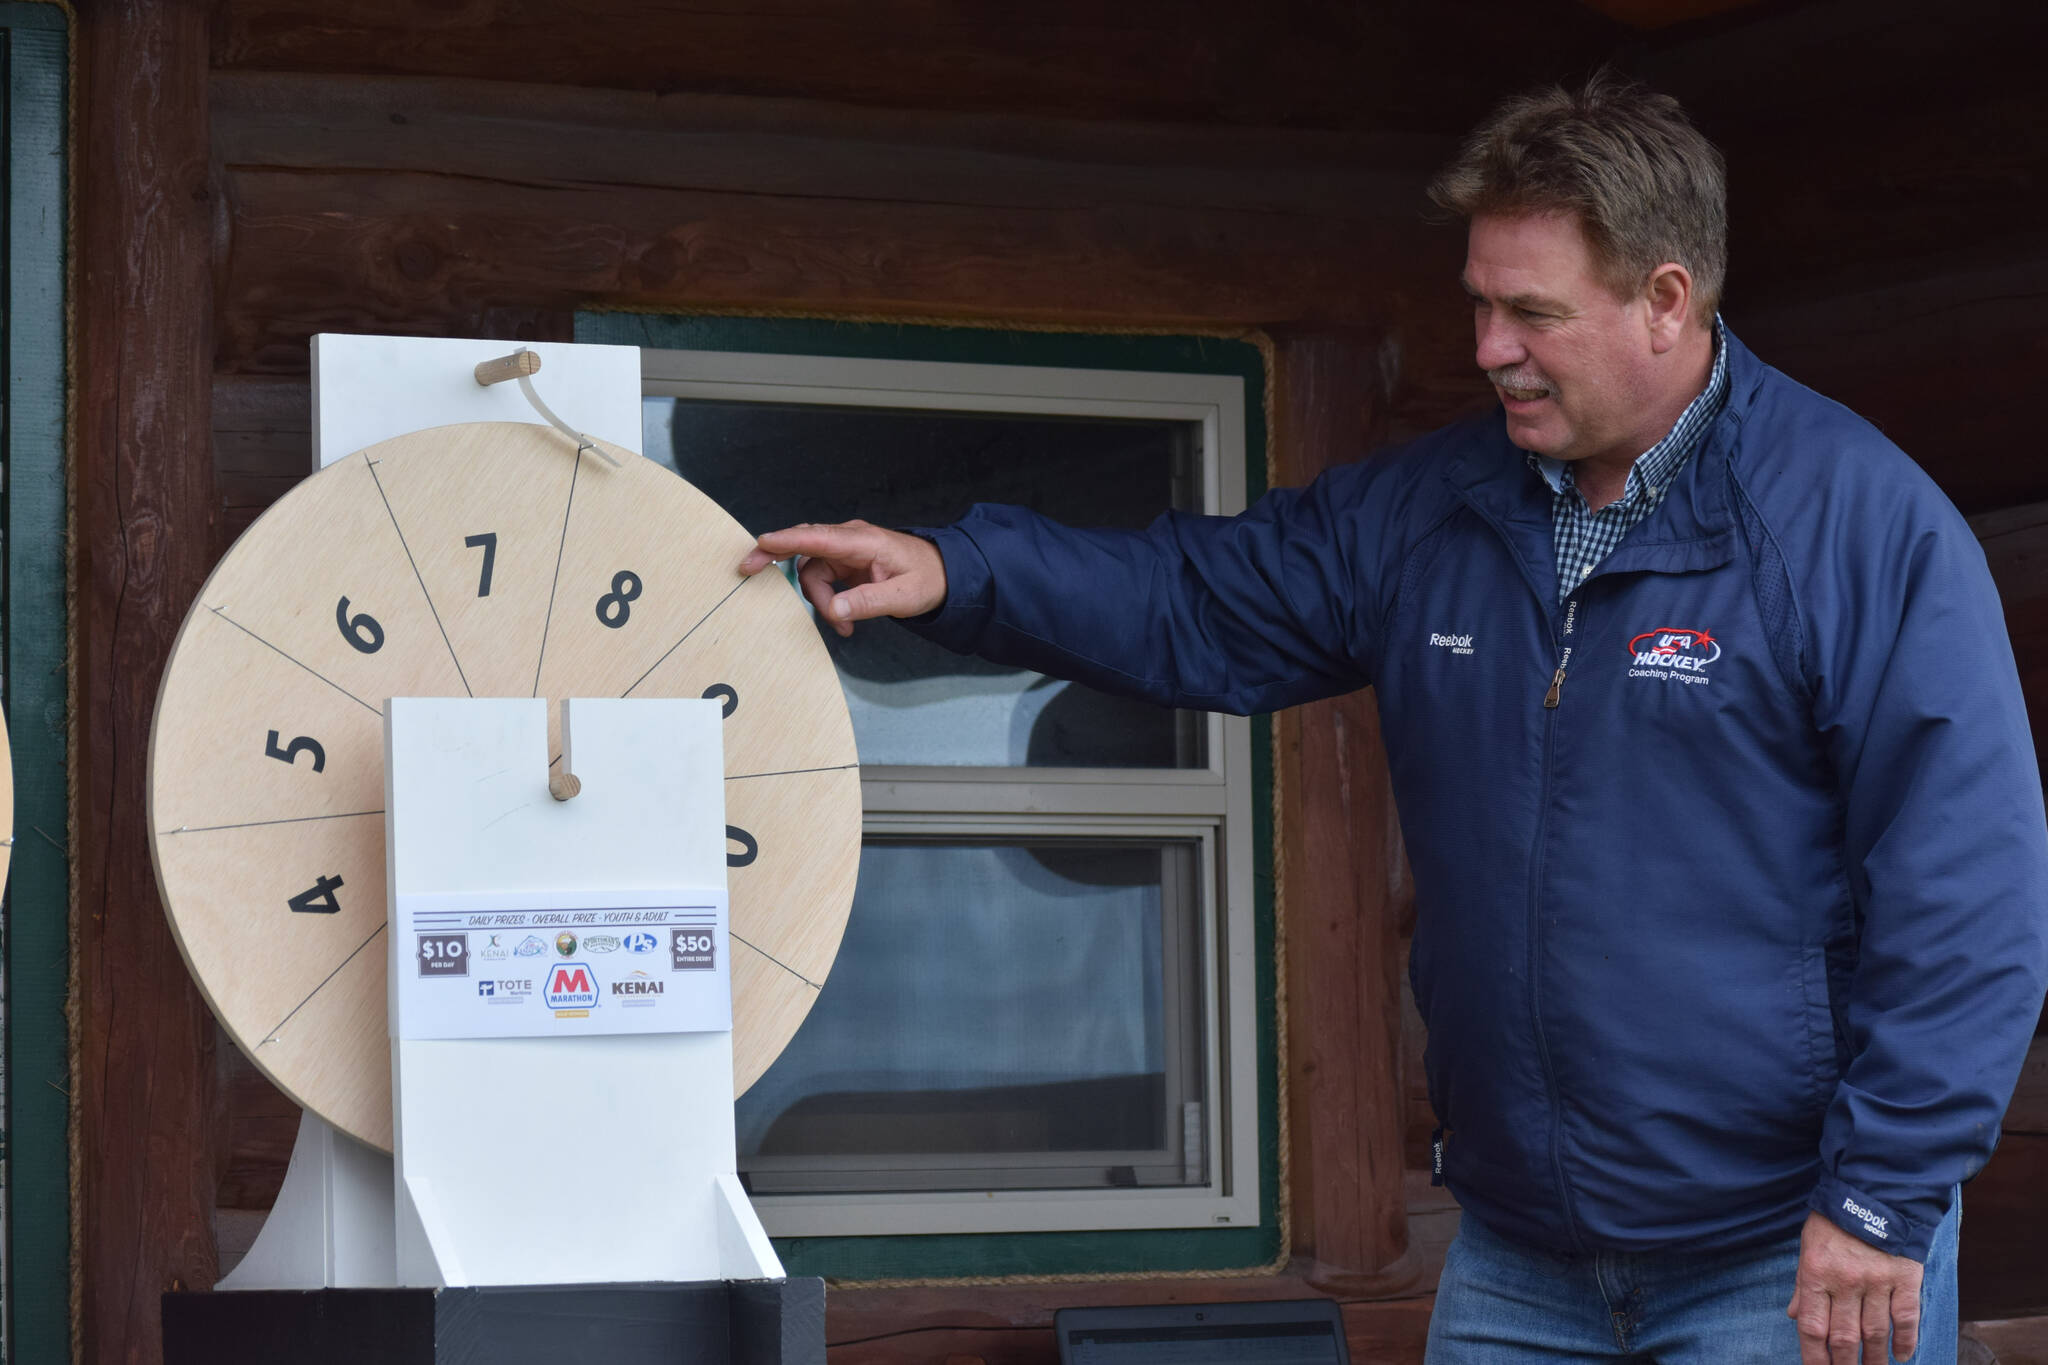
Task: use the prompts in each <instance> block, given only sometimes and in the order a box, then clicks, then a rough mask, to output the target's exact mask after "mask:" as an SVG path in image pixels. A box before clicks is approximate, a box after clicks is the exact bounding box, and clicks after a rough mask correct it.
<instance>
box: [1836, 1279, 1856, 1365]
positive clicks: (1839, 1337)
mask: <svg viewBox="0 0 2048 1365" xmlns="http://www.w3.org/2000/svg"><path fill="white" fill-rule="evenodd" d="M1862 1349H1863V1295H1861V1294H1858V1293H1854V1292H1850V1293H1844V1294H1841V1295H1837V1296H1835V1297H1833V1298H1831V1299H1830V1300H1829V1303H1828V1362H1829V1365H1856V1357H1857V1354H1858V1353H1859V1352H1860V1351H1862Z"/></svg>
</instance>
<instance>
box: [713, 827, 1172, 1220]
mask: <svg viewBox="0 0 2048 1365" xmlns="http://www.w3.org/2000/svg"><path fill="white" fill-rule="evenodd" d="M1198 852H1199V845H1198V844H1197V843H1196V842H1195V841H1193V840H1182V841H1154V842H1145V843H1138V842H1130V841H1120V840H1106V839H1065V840H1041V841H1036V842H1032V843H1023V842H1003V843H978V844H968V843H958V842H940V841H932V840H901V841H888V842H882V841H870V843H869V844H868V846H867V847H866V848H865V849H864V850H863V852H862V856H861V868H860V886H859V890H858V892H857V893H856V895H855V898H854V905H853V914H852V917H851V919H850V920H849V922H848V925H847V931H846V938H845V940H844V942H843V943H842V944H841V946H840V950H839V959H838V961H837V963H836V964H835V965H834V966H833V969H832V975H831V977H830V979H829V980H828V981H827V982H826V984H825V989H824V991H823V993H822V995H821V996H820V998H819V1000H818V1003H817V1005H816V1006H815V1007H814V1008H813V1009H812V1010H811V1013H810V1017H809V1018H808V1019H806V1020H805V1021H804V1025H803V1027H802V1028H801V1029H800V1030H799V1031H798V1032H797V1035H796V1037H795V1039H793V1040H792V1041H791V1043H790V1045H789V1047H788V1048H787V1049H785V1050H784V1052H783V1054H782V1056H781V1057H780V1058H779V1059H777V1061H776V1063H775V1065H774V1066H773V1067H771V1068H770V1069H769V1071H768V1073H767V1074H766V1075H765V1076H763V1077H762V1078H761V1080H760V1081H759V1082H758V1083H756V1084H755V1086H754V1087H753V1089H751V1090H749V1091H748V1092H747V1094H746V1095H744V1096H743V1097H741V1099H740V1101H739V1103H738V1106H737V1114H736V1121H737V1125H738V1135H739V1151H740V1169H741V1170H742V1171H743V1172H744V1173H745V1174H746V1175H747V1177H748V1180H749V1183H750V1186H751V1188H752V1189H754V1190H755V1191H756V1192H757V1193H765V1192H771V1191H787V1190H806V1191H851V1190H863V1189H911V1190H942V1189H985V1188H1000V1187H1005V1186H1008V1187H1037V1188H1075V1187H1081V1188H1086V1187H1091V1186H1094V1187H1100V1186H1108V1185H1180V1184H1193V1183H1199V1182H1200V1181H1202V1180H1203V1179H1204V1178H1205V1177H1204V1171H1203V1159H1202V1152H1201V1145H1202V1144H1201V1131H1202V1125H1201V1122H1200V1117H1201V1109H1200V1101H1201V1099H1202V1094H1201V1084H1202V1074H1203V1071H1202V1065H1201V1022H1200V1016H1201V1009H1200V988H1199V984H1198V983H1199V979H1200V978H1199V961H1198V959H1199V956H1200V954H1199V951H1198V947H1197V944H1198V937H1199V935H1198V931H1197V926H1198V925H1199V923H1200V915H1199V891H1198V887H1197V872H1196V869H1197V867H1198V866H1199V859H1198Z"/></svg>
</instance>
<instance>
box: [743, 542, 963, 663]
mask: <svg viewBox="0 0 2048 1365" xmlns="http://www.w3.org/2000/svg"><path fill="white" fill-rule="evenodd" d="M791 555H803V556H805V558H804V563H803V567H802V568H801V569H799V570H797V576H796V581H797V584H798V586H800V587H801V588H802V589H803V592H804V596H805V597H807V598H809V599H810V601H811V605H812V606H814V607H816V608H817V609H818V615H820V616H822V617H824V618H825V620H827V621H828V622H830V623H831V625H832V629H834V630H836V631H838V632H839V633H840V634H841V635H842V636H845V635H851V634H853V623H854V622H855V621H866V620H868V619H870V618H871V617H876V616H922V615H924V613H926V612H928V611H931V610H933V609H934V608H936V607H938V606H940V605H942V604H943V603H944V602H945V600H946V561H945V560H944V559H943V558H941V557H940V555H939V550H938V547H937V546H936V545H933V544H932V543H931V542H930V541H928V540H924V539H922V538H920V537H918V536H907V535H904V534H903V533H902V532H901V531H885V530H883V529H882V528H881V527H879V526H870V525H869V524H868V523H867V522H864V521H844V522H841V523H839V524H838V525H837V526H818V525H813V524H811V523H808V522H807V523H805V524H804V525H802V526H792V527H790V528H788V529H787V530H783V531H770V532H769V533H768V534H767V535H765V536H762V537H761V538H760V539H759V540H757V541H755V542H754V548H753V549H751V550H749V551H748V552H747V557H746V558H745V559H743V560H741V561H740V572H741V573H743V574H757V573H759V572H761V570H763V569H765V568H767V567H768V566H769V565H770V564H773V563H774V562H775V561H776V560H778V559H787V558H789V557H790V556H791ZM834 583H845V584H848V585H850V586H849V587H848V588H847V589H846V591H845V592H834V591H833V590H832V585H833V584H834Z"/></svg>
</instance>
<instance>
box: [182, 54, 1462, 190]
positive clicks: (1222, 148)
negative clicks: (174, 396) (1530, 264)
mask: <svg viewBox="0 0 2048 1365" xmlns="http://www.w3.org/2000/svg"><path fill="white" fill-rule="evenodd" d="M212 100H213V129H214V149H215V154H216V156H218V158H219V159H220V160H221V161H222V162H223V163H225V164H227V165H230V166H238V167H267V168H299V169H309V170H391V171H424V172H434V173H446V174H450V175H463V176H472V177H476V178H479V179H488V180H500V181H506V182H509V183H514V184H523V185H552V186H570V185H614V186H629V185H630V186H640V187H644V188H650V189H676V190H715V191H723V192H726V193H734V194H768V195H793V196H800V197H809V198H824V199H846V200H862V201H868V200H884V201H896V202H901V203H927V204H979V205H987V206H992V207H1008V208H1027V209H1030V208H1065V209H1076V208H1094V207H1098V206H1101V205H1109V204H1127V205H1148V204H1149V205H1153V206H1157V207H1172V208H1181V209H1204V208H1225V209H1235V210H1241V211H1244V212H1250V213H1293V214H1314V215H1317V216H1320V217H1330V218H1367V219H1371V218H1383V219H1396V220H1400V221H1401V222H1404V223H1412V222H1413V221H1414V219H1415V218H1416V217H1417V216H1418V215H1419V214H1420V213H1421V212H1422V210H1423V208H1424V206H1425V202H1426V201H1425V198H1424V194H1423V188H1424V186H1425V185H1426V184H1427V183H1428V180H1429V177H1430V176H1431V175H1433V174H1434V173H1435V172H1436V170H1437V168H1438V167H1439V166H1440V165H1441V164H1442V163H1443V162H1444V161H1445V160H1447V159H1448V158H1449V157H1450V155H1451V154H1452V152H1453V151H1454V150H1455V142H1454V140H1453V139H1450V138H1447V137H1439V136H1421V135H1400V134H1365V133H1342V132H1323V131H1317V130H1312V129H1304V130H1292V129H1240V128H1216V127H1188V126H1184V125H1173V124H1156V123H1153V124H1148V123H1128V122H1099V121H1098V122H1089V121H1082V120H1075V119H1052V118H1028V117H1022V116H1017V115H1001V114H981V113H946V112H934V111H931V110H915V111H905V110H892V109H866V108H859V107H849V106H846V105H839V104H828V103H824V102H821V101H816V100H795V99H748V98H743V97H738V96H730V95H678V94H667V95H662V94H654V93H651V92H645V91H632V90H591V89H583V88H579V87H574V86H559V85H523V84H516V83H513V82H508V81H483V80H457V79H428V78H422V77H375V76H326V75H317V74H314V75H305V74H296V73H289V72H268V71H266V72H238V71H220V72H215V73H214V75H213V80H212Z"/></svg>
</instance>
